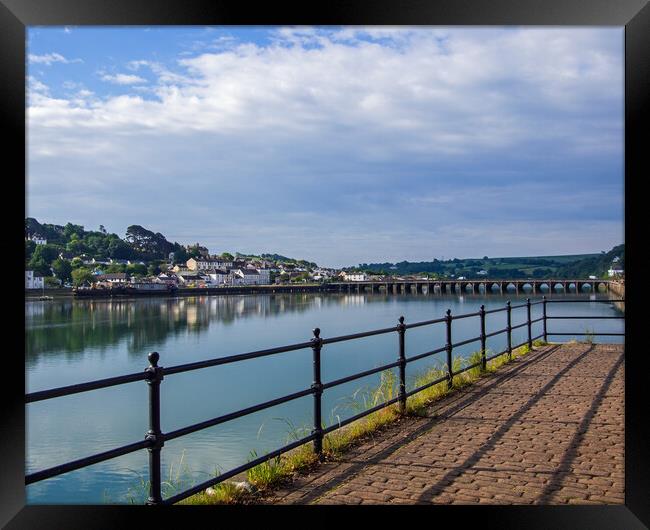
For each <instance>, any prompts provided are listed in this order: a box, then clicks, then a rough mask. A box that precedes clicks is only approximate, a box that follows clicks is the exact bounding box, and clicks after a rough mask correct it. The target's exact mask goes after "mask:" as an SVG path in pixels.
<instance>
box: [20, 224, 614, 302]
mask: <svg viewBox="0 0 650 530" xmlns="http://www.w3.org/2000/svg"><path fill="white" fill-rule="evenodd" d="M623 266H624V245H619V246H617V247H614V248H613V249H612V250H611V251H609V252H604V251H603V252H601V253H600V254H588V255H585V254H583V255H575V256H547V257H538V258H488V257H487V256H485V257H484V258H482V259H472V260H459V259H451V260H447V261H441V260H433V261H431V262H416V263H410V262H406V261H405V262H401V263H396V264H393V263H382V264H360V265H359V266H356V267H344V268H340V269H337V268H330V267H321V266H318V265H317V264H316V263H314V262H310V261H306V260H302V259H292V258H288V257H285V256H281V255H278V254H261V255H246V254H241V253H238V252H237V253H235V254H234V255H233V254H230V253H229V252H222V253H221V254H210V252H209V251H208V249H207V248H206V247H204V246H202V245H200V244H199V243H196V244H193V245H181V244H179V243H171V242H169V241H167V239H166V238H165V237H164V236H163V235H162V234H160V233H154V232H151V231H149V230H147V229H145V228H143V227H141V226H139V225H132V226H130V227H128V229H127V233H126V236H125V238H120V237H119V236H117V235H116V234H109V233H108V232H107V231H106V230H105V228H104V227H103V226H100V227H99V230H96V231H86V230H85V229H84V227H83V226H81V225H75V224H72V223H68V224H66V225H65V226H62V225H54V224H45V223H43V224H41V223H39V222H38V221H37V220H36V219H34V218H27V219H25V289H46V288H47V289H59V288H70V287H75V288H78V289H114V288H116V287H123V286H130V288H135V289H138V290H143V291H155V290H170V289H176V288H206V287H208V288H209V287H231V286H253V285H273V284H276V285H286V284H307V283H317V284H318V283H321V284H322V283H329V282H336V281H345V282H363V281H381V280H382V279H384V278H386V277H390V278H391V279H404V280H416V279H458V280H463V279H478V278H490V279H496V278H512V279H515V278H526V277H530V278H541V277H556V278H561V277H575V278H578V277H584V278H586V277H593V278H594V279H595V278H596V277H598V278H611V277H622V276H624V268H623Z"/></svg>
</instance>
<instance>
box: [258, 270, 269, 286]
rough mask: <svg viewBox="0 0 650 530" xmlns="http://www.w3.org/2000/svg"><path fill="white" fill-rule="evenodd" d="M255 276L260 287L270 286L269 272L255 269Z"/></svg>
mask: <svg viewBox="0 0 650 530" xmlns="http://www.w3.org/2000/svg"><path fill="white" fill-rule="evenodd" d="M257 274H259V277H260V285H270V283H271V271H270V270H269V269H257Z"/></svg>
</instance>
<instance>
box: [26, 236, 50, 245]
mask: <svg viewBox="0 0 650 530" xmlns="http://www.w3.org/2000/svg"><path fill="white" fill-rule="evenodd" d="M27 239H29V240H30V241H33V242H34V243H36V244H37V245H47V239H45V238H44V237H43V236H39V235H38V234H32V235H31V236H29V237H28V238H27Z"/></svg>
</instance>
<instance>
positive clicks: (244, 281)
mask: <svg viewBox="0 0 650 530" xmlns="http://www.w3.org/2000/svg"><path fill="white" fill-rule="evenodd" d="M230 277H231V282H232V284H233V285H261V284H262V279H261V276H260V273H259V272H257V270H255V269H246V268H241V269H233V270H231V271H230Z"/></svg>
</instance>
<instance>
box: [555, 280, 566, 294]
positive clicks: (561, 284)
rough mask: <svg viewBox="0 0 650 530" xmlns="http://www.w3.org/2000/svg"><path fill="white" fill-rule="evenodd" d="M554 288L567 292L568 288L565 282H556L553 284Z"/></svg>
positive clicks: (556, 290)
mask: <svg viewBox="0 0 650 530" xmlns="http://www.w3.org/2000/svg"><path fill="white" fill-rule="evenodd" d="M553 290H554V291H555V292H558V291H562V292H563V293H566V289H565V288H564V284H563V283H559V282H558V283H556V284H555V285H553Z"/></svg>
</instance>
